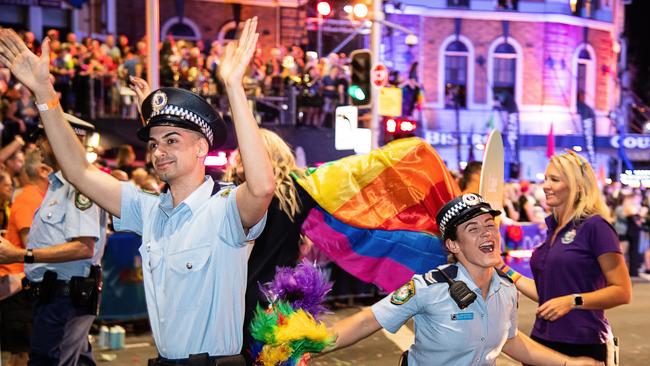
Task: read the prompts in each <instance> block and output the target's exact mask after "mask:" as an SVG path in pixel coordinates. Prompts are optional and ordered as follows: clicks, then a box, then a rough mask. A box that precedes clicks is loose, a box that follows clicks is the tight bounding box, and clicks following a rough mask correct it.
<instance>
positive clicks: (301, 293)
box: [260, 260, 332, 318]
mask: <svg viewBox="0 0 650 366" xmlns="http://www.w3.org/2000/svg"><path fill="white" fill-rule="evenodd" d="M331 289H332V283H331V282H328V281H327V280H326V279H325V276H324V274H323V273H322V272H321V271H320V270H319V269H318V267H316V266H315V265H314V264H311V263H309V261H307V260H303V261H302V262H301V263H300V264H298V265H297V266H296V268H290V267H277V268H276V270H275V277H274V278H273V281H271V282H269V283H266V284H264V285H260V290H261V291H262V292H263V293H264V295H265V296H266V298H267V299H269V301H270V302H277V301H280V300H284V301H286V302H288V303H289V304H290V305H291V306H292V307H293V308H294V309H299V308H300V309H303V310H305V311H306V312H308V313H310V314H311V315H312V316H313V317H314V318H316V317H317V316H318V315H319V314H320V313H322V312H323V311H325V310H327V309H326V308H325V307H324V306H323V302H325V295H326V294H327V293H328V292H329V291H330V290H331Z"/></svg>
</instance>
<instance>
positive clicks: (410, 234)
mask: <svg viewBox="0 0 650 366" xmlns="http://www.w3.org/2000/svg"><path fill="white" fill-rule="evenodd" d="M302 229H303V232H304V234H305V235H307V237H308V238H309V239H310V240H311V241H313V242H314V244H316V245H317V246H318V248H319V249H320V250H322V251H323V252H324V253H325V254H326V255H327V256H328V257H330V258H332V259H333V260H334V261H335V262H336V264H338V265H339V266H340V267H341V268H343V269H344V270H345V271H347V272H348V273H350V274H351V275H353V276H355V277H357V278H359V279H361V280H363V281H366V282H372V283H374V284H376V285H378V286H379V287H381V288H382V289H384V290H386V291H393V290H396V289H397V288H399V287H400V286H402V285H403V284H404V283H406V282H407V281H408V280H409V279H411V277H412V276H413V274H415V273H425V272H427V271H429V270H431V269H433V268H435V267H436V266H438V265H440V264H443V263H446V262H447V254H446V253H445V251H444V249H443V248H442V244H441V242H440V239H438V238H437V237H435V236H432V235H429V234H426V233H418V232H414V231H400V230H395V231H387V230H371V229H360V228H355V227H352V226H350V225H346V224H345V223H343V222H341V221H339V220H337V219H336V218H335V217H334V216H332V215H330V214H328V213H327V212H325V211H324V210H323V209H321V208H319V207H317V208H314V209H313V210H312V211H311V212H310V213H309V216H308V217H307V219H306V220H305V222H304V223H303V226H302Z"/></svg>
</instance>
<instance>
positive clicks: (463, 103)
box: [445, 40, 469, 108]
mask: <svg viewBox="0 0 650 366" xmlns="http://www.w3.org/2000/svg"><path fill="white" fill-rule="evenodd" d="M468 56H469V50H468V49H467V46H465V44H464V43H463V42H461V41H458V40H456V41H453V42H451V43H450V44H449V45H448V46H447V48H445V108H456V107H458V108H467V79H468V78H467V60H468Z"/></svg>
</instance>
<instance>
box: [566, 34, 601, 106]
mask: <svg viewBox="0 0 650 366" xmlns="http://www.w3.org/2000/svg"><path fill="white" fill-rule="evenodd" d="M572 75H573V78H572V81H571V85H572V88H571V90H572V91H573V92H572V93H571V108H572V109H574V110H575V108H576V107H577V102H578V101H582V102H584V103H586V104H587V105H588V106H589V107H591V108H594V104H595V102H596V90H595V89H596V57H595V53H594V50H593V48H592V47H591V46H590V45H589V44H586V43H583V44H581V45H580V46H578V48H577V49H576V51H575V53H574V55H573V67H572Z"/></svg>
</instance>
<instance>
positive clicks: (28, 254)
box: [25, 248, 34, 263]
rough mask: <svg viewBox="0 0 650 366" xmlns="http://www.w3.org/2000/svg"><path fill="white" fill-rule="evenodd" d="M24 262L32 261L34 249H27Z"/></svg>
mask: <svg viewBox="0 0 650 366" xmlns="http://www.w3.org/2000/svg"><path fill="white" fill-rule="evenodd" d="M25 263H34V251H33V250H32V248H29V249H27V252H26V253H25Z"/></svg>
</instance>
